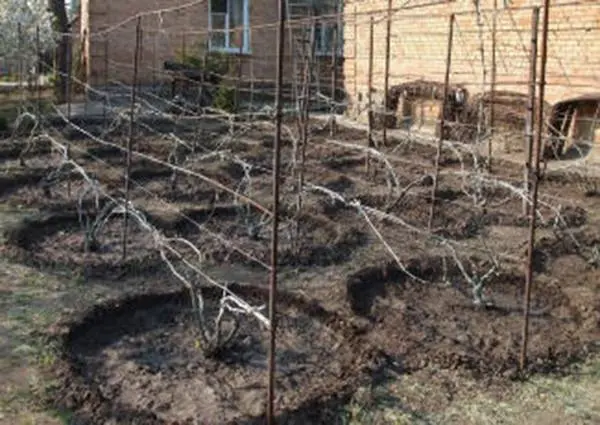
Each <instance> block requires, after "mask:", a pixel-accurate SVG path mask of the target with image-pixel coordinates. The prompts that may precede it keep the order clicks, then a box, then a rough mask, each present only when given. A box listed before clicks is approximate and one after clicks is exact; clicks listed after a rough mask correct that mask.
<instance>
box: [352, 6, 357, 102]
mask: <svg viewBox="0 0 600 425" xmlns="http://www.w3.org/2000/svg"><path fill="white" fill-rule="evenodd" d="M353 17H354V39H353V43H352V46H353V49H352V56H353V60H354V64H353V78H354V109H355V111H356V112H358V108H357V104H358V81H357V76H358V54H357V53H356V52H357V51H358V11H357V8H356V4H355V5H354V13H353Z"/></svg>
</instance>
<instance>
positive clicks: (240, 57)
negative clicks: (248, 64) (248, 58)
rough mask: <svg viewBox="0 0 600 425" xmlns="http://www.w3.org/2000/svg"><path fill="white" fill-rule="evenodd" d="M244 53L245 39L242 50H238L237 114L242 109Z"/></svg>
mask: <svg viewBox="0 0 600 425" xmlns="http://www.w3.org/2000/svg"><path fill="white" fill-rule="evenodd" d="M243 55H244V43H243V41H242V42H241V43H240V50H239V52H238V63H237V64H238V69H237V71H238V72H237V79H236V81H235V98H234V105H235V106H234V108H235V109H234V110H235V113H236V114H239V111H240V84H241V83H242V65H243V62H242V57H243Z"/></svg>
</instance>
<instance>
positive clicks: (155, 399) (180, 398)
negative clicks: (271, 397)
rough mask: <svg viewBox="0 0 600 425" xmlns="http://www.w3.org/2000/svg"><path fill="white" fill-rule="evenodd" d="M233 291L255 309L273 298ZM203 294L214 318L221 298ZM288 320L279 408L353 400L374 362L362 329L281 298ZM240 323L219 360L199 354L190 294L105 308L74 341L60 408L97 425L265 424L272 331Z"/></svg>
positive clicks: (280, 338) (283, 326) (282, 324)
mask: <svg viewBox="0 0 600 425" xmlns="http://www.w3.org/2000/svg"><path fill="white" fill-rule="evenodd" d="M231 289H232V290H233V291H234V292H235V293H237V294H239V295H240V296H241V297H242V298H243V299H245V300H246V301H248V302H250V303H252V304H254V305H258V304H262V303H264V302H265V297H266V293H265V291H262V290H258V289H255V288H250V287H240V286H236V287H234V286H232V287H231ZM203 293H204V296H205V310H206V311H207V312H208V317H213V315H214V314H215V313H216V308H217V306H218V304H217V301H218V297H219V295H220V290H218V289H217V288H205V289H203ZM279 314H280V319H279V323H278V331H277V373H276V388H277V389H276V403H277V406H278V410H279V411H280V412H281V411H283V412H284V413H283V414H284V415H285V416H286V417H291V418H293V417H294V416H295V415H299V416H302V417H306V411H307V410H308V409H315V406H316V405H317V404H319V403H320V402H322V401H323V400H325V399H329V398H331V397H334V398H336V397H338V396H340V395H343V394H347V393H348V392H349V391H350V389H351V388H352V387H353V386H354V385H356V382H357V381H358V379H359V376H360V374H361V371H364V369H365V368H366V367H367V366H368V365H369V364H370V359H371V355H370V353H369V350H368V349H367V348H366V347H365V345H364V344H363V343H362V342H361V340H360V339H358V338H357V337H355V336H354V331H353V330H351V329H350V328H349V327H347V326H346V325H345V324H344V323H343V322H342V321H341V320H340V319H339V318H337V317H336V316H335V315H333V314H332V313H329V312H327V311H325V310H323V309H322V308H320V307H319V306H318V305H315V304H307V303H306V302H304V301H302V300H300V299H296V298H292V296H289V295H285V294H282V295H281V296H280V303H279ZM239 322H240V327H239V331H238V334H237V336H236V337H235V339H234V341H233V343H232V345H231V346H230V348H228V349H227V350H226V351H225V352H224V353H223V354H222V355H221V356H219V358H216V359H215V358H207V357H206V356H205V355H204V354H203V352H202V350H201V349H200V348H199V347H198V342H197V341H198V337H197V335H198V334H197V331H198V328H197V326H196V325H195V322H194V321H193V320H192V316H191V311H190V308H189V303H188V296H187V293H182V292H179V293H170V294H162V295H157V294H154V295H142V296H137V297H134V298H130V299H127V300H123V301H121V302H117V303H112V304H107V305H103V306H99V307H96V308H95V309H94V310H93V311H92V312H91V313H89V314H88V315H86V316H85V317H83V319H82V320H81V321H79V322H78V323H77V324H75V325H73V326H71V327H70V331H69V332H68V334H66V337H65V343H64V349H65V351H66V355H67V358H68V363H67V364H66V371H64V373H65V375H63V377H65V378H66V379H64V380H63V382H64V385H65V386H64V387H63V388H61V389H59V391H58V392H57V399H58V404H60V405H62V406H67V407H68V408H69V409H72V410H75V412H76V413H77V414H79V415H82V417H83V418H84V420H85V421H86V423H87V421H90V422H91V423H94V424H95V423H112V422H110V421H111V420H116V421H117V422H118V423H121V422H122V423H132V422H130V421H131V420H132V419H133V418H136V419H137V421H138V422H135V423H143V424H144V425H152V424H175V423H179V424H183V423H190V424H191V423H202V424H233V423H236V424H240V423H245V424H250V423H260V421H259V419H260V418H262V417H263V415H264V408H265V398H266V394H267V393H266V380H267V353H268V348H267V344H268V332H267V331H266V330H265V329H264V328H263V327H262V325H260V324H259V323H258V321H257V320H256V319H254V318H253V317H248V316H243V317H239ZM84 412H85V413H84ZM311 414H312V415H313V416H314V415H316V412H312V413H311ZM317 416H318V415H317ZM263 420H264V419H263ZM106 421H109V422H106ZM140 421H141V422H140ZM304 423H306V424H309V423H315V422H304ZM316 423H321V422H316Z"/></svg>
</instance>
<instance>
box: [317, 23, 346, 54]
mask: <svg viewBox="0 0 600 425" xmlns="http://www.w3.org/2000/svg"><path fill="white" fill-rule="evenodd" d="M341 29H342V26H341V25H339V23H338V22H335V21H325V22H317V23H316V24H315V52H316V54H317V55H327V56H331V54H332V53H333V49H334V47H336V46H335V38H336V35H337V55H338V56H341V55H342V54H343V51H344V37H343V34H342V31H341Z"/></svg>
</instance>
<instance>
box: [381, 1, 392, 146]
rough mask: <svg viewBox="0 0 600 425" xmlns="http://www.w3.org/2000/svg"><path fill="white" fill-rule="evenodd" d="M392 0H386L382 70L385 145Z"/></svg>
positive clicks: (385, 139)
mask: <svg viewBox="0 0 600 425" xmlns="http://www.w3.org/2000/svg"><path fill="white" fill-rule="evenodd" d="M392 1H393V0H388V9H387V22H386V24H387V26H386V34H385V71H384V77H383V78H384V80H383V96H384V99H385V100H384V109H385V117H384V122H383V145H384V146H386V145H387V122H388V113H389V107H390V104H389V101H388V97H389V96H388V95H389V93H388V91H389V86H390V45H391V36H392Z"/></svg>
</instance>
